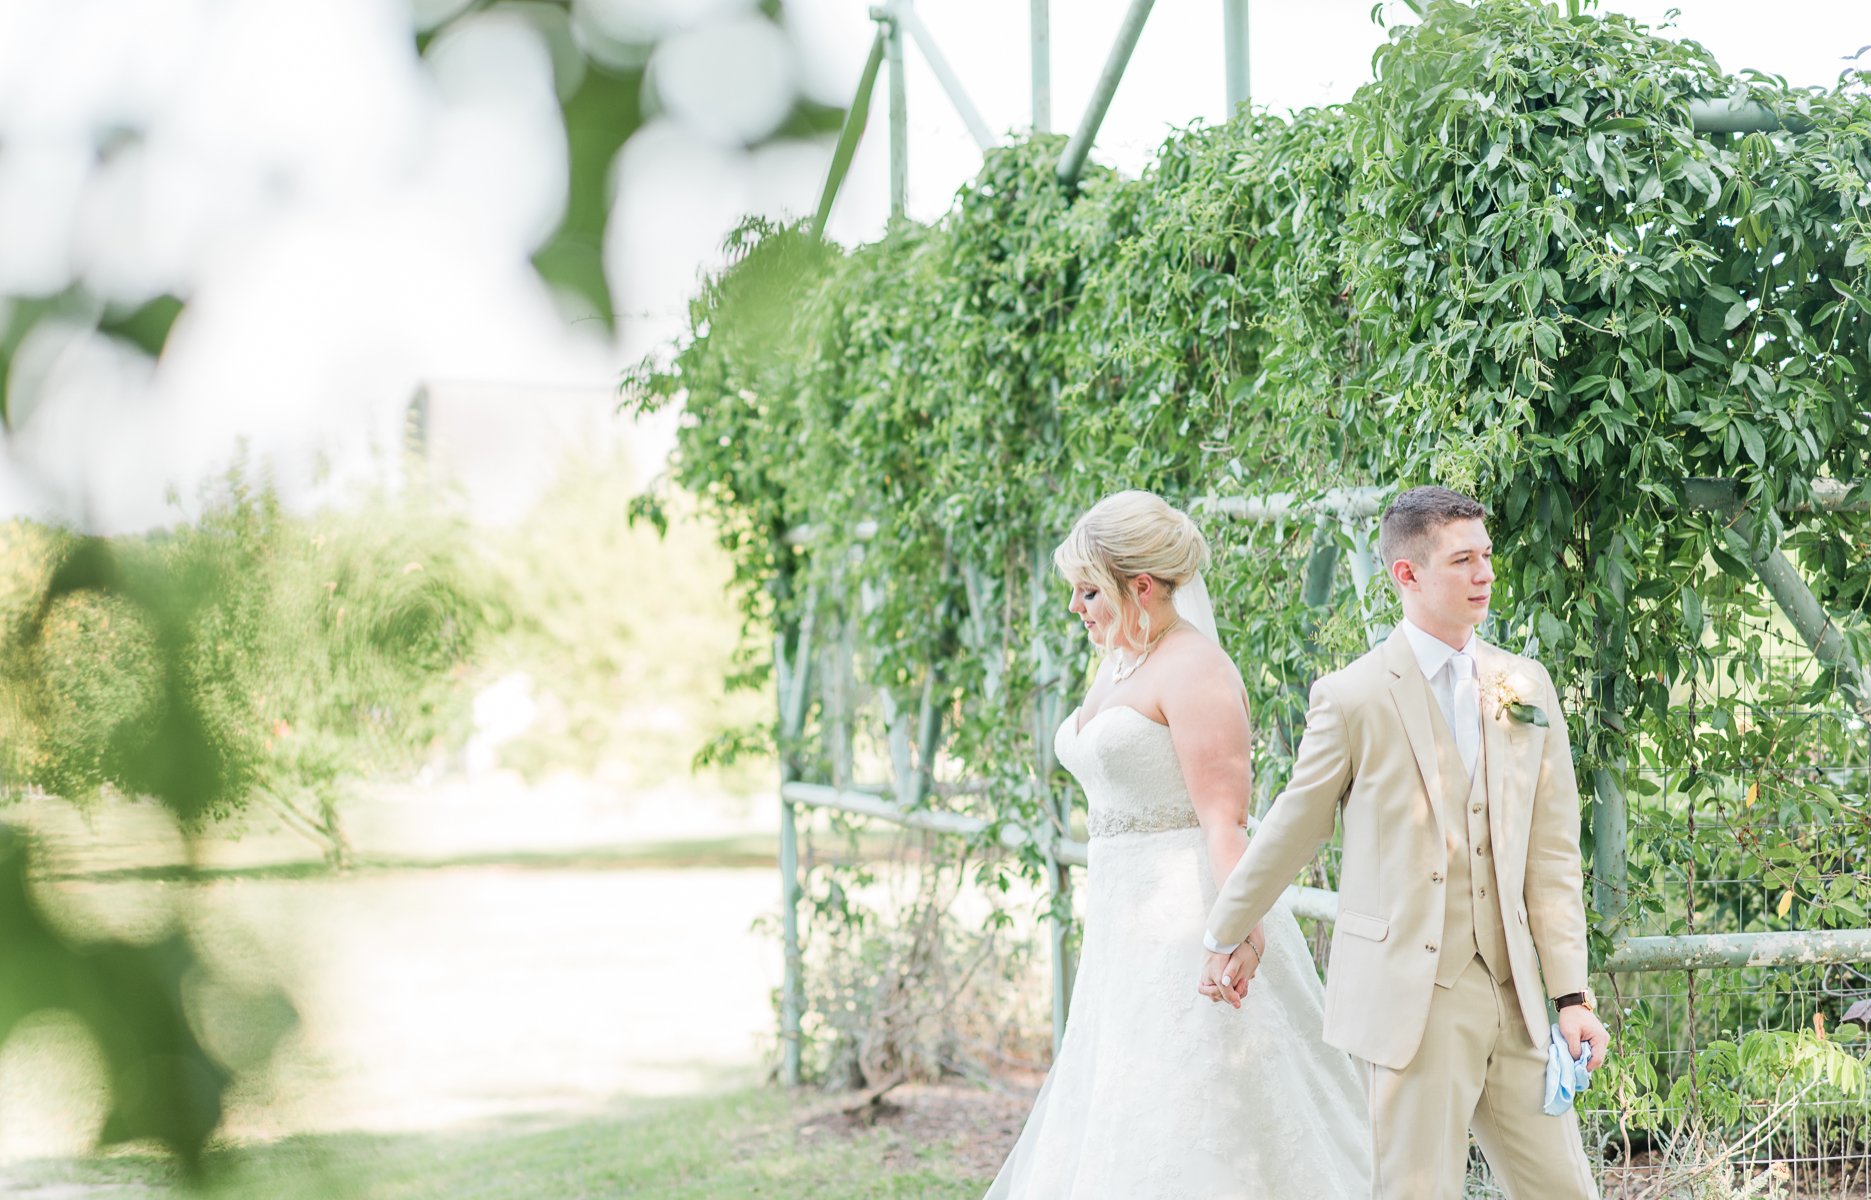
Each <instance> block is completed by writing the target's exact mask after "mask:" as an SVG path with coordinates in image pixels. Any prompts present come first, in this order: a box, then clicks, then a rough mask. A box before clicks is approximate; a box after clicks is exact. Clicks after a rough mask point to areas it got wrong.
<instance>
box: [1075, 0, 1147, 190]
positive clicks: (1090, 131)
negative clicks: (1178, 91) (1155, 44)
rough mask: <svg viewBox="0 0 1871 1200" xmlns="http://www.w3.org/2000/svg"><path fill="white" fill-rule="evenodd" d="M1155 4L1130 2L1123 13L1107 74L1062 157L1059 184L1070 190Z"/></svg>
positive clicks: (1140, 0)
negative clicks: (1151, 7)
mask: <svg viewBox="0 0 1871 1200" xmlns="http://www.w3.org/2000/svg"><path fill="white" fill-rule="evenodd" d="M1155 2H1156V0H1130V7H1129V8H1127V9H1125V10H1124V20H1123V22H1122V23H1120V24H1119V25H1118V27H1117V37H1116V39H1114V40H1113V41H1112V43H1111V53H1110V54H1109V55H1108V56H1107V57H1106V58H1105V60H1104V70H1103V71H1101V72H1099V74H1098V82H1097V83H1096V84H1094V85H1093V86H1092V89H1091V99H1090V100H1088V101H1086V103H1085V115H1084V116H1082V117H1080V118H1079V122H1078V130H1077V131H1076V132H1075V133H1073V134H1072V140H1071V141H1069V142H1067V143H1066V145H1065V153H1063V154H1061V155H1060V156H1059V169H1058V175H1059V182H1060V183H1063V184H1065V185H1066V186H1067V187H1076V186H1077V185H1078V177H1079V173H1080V172H1082V171H1083V170H1084V169H1085V158H1086V156H1087V155H1089V154H1090V153H1091V144H1092V142H1094V141H1096V140H1097V137H1098V127H1099V126H1100V125H1102V124H1104V114H1105V113H1106V112H1107V111H1109V109H1110V107H1111V97H1113V96H1115V95H1117V85H1118V84H1120V83H1122V82H1123V80H1124V68H1125V67H1127V66H1129V65H1130V54H1131V51H1133V50H1135V49H1136V48H1137V39H1138V38H1140V37H1142V36H1143V24H1144V22H1145V21H1146V20H1148V19H1149V17H1150V6H1151V5H1152V4H1154V3H1155Z"/></svg>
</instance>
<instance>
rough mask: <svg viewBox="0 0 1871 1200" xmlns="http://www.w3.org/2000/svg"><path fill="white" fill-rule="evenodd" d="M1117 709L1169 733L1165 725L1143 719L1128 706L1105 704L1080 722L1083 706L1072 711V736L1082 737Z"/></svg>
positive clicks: (1147, 718) (1134, 709) (1136, 710)
mask: <svg viewBox="0 0 1871 1200" xmlns="http://www.w3.org/2000/svg"><path fill="white" fill-rule="evenodd" d="M1119 709H1122V710H1123V711H1125V712H1128V713H1135V714H1136V715H1137V716H1139V717H1143V719H1144V721H1145V722H1146V723H1148V724H1151V725H1154V726H1156V727H1157V728H1158V729H1161V730H1162V731H1163V732H1165V733H1168V732H1169V726H1168V725H1165V724H1164V723H1163V722H1161V721H1152V720H1150V718H1149V717H1144V716H1143V713H1142V712H1140V711H1139V710H1138V709H1136V708H1134V707H1132V706H1131V705H1128V704H1107V705H1105V706H1104V707H1103V708H1101V709H1099V710H1098V711H1097V712H1095V713H1093V714H1091V716H1089V717H1086V718H1085V719H1084V720H1083V721H1080V720H1079V717H1078V714H1080V713H1082V712H1084V711H1085V706H1084V705H1083V704H1081V705H1079V706H1078V707H1077V708H1075V709H1073V710H1072V720H1071V725H1072V736H1073V737H1084V736H1085V731H1086V730H1087V729H1090V728H1091V727H1092V726H1093V725H1096V724H1097V723H1098V720H1099V718H1101V717H1103V716H1105V715H1106V714H1108V713H1114V712H1117V711H1118V710H1119Z"/></svg>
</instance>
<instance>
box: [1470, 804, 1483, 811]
mask: <svg viewBox="0 0 1871 1200" xmlns="http://www.w3.org/2000/svg"><path fill="white" fill-rule="evenodd" d="M1469 811H1470V812H1480V811H1481V806H1480V805H1479V804H1477V805H1475V807H1473V808H1471V809H1469Z"/></svg>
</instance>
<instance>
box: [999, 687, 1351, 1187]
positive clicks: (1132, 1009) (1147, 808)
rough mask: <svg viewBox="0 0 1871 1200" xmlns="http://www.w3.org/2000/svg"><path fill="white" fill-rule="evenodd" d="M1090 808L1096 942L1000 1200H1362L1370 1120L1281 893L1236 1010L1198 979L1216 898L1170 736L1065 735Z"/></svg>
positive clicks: (1092, 724) (1095, 724) (1130, 727)
mask: <svg viewBox="0 0 1871 1200" xmlns="http://www.w3.org/2000/svg"><path fill="white" fill-rule="evenodd" d="M1055 745H1056V747H1057V750H1058V754H1059V761H1060V762H1061V763H1063V764H1065V766H1066V768H1067V769H1068V770H1070V771H1071V772H1072V774H1073V775H1074V776H1076V777H1077V778H1078V781H1079V784H1080V785H1081V786H1082V787H1083V788H1084V790H1085V795H1086V797H1087V798H1088V799H1089V801H1090V817H1089V819H1088V821H1087V825H1088V831H1089V833H1090V835H1091V843H1090V854H1089V859H1090V862H1089V868H1088V875H1089V879H1088V880H1087V891H1086V897H1085V910H1084V912H1085V938H1084V946H1083V949H1082V952H1081V954H1080V958H1079V968H1078V978H1077V982H1076V984H1075V986H1074V988H1073V991H1072V1011H1071V1017H1070V1019H1069V1020H1068V1021H1067V1022H1066V1028H1065V1039H1064V1043H1063V1045H1062V1047H1061V1049H1060V1051H1059V1056H1058V1058H1057V1059H1056V1060H1055V1061H1054V1063H1053V1066H1052V1070H1051V1071H1050V1072H1049V1073H1048V1074H1047V1076H1046V1083H1045V1086H1044V1087H1042V1088H1041V1089H1040V1093H1039V1098H1038V1100H1036V1101H1035V1102H1034V1105H1033V1111H1032V1114H1031V1115H1030V1116H1028V1118H1027V1123H1026V1128H1025V1129H1024V1130H1023V1131H1022V1132H1021V1134H1020V1140H1019V1142H1018V1144H1016V1145H1015V1146H1014V1149H1013V1153H1012V1154H1011V1155H1010V1156H1009V1157H1008V1159H1007V1162H1006V1165H1004V1166H1003V1167H1002V1168H1001V1172H1000V1175H999V1177H998V1178H996V1179H995V1180H994V1186H993V1187H991V1188H989V1189H988V1193H987V1197H988V1200H1052V1198H1055V1197H1056V1198H1059V1200H1066V1198H1068V1197H1069V1198H1070V1200H1094V1198H1096V1200H1155V1198H1158V1197H1162V1198H1165V1200H1167V1198H1170V1197H1177V1198H1180V1197H1188V1198H1189V1200H1234V1198H1241V1200H1247V1198H1262V1197H1265V1198H1268V1200H1340V1198H1343V1200H1353V1198H1356V1200H1364V1198H1365V1197H1368V1196H1369V1195H1370V1194H1371V1175H1370V1171H1371V1167H1370V1163H1371V1146H1370V1121H1369V1117H1368V1114H1367V1108H1366V1104H1365V1097H1364V1089H1363V1085H1362V1084H1361V1083H1360V1082H1359V1080H1358V1077H1357V1074H1356V1073H1355V1071H1354V1069H1353V1067H1352V1064H1351V1060H1350V1058H1349V1057H1348V1056H1347V1055H1345V1053H1344V1052H1342V1051H1339V1050H1334V1049H1332V1048H1331V1047H1330V1046H1327V1045H1326V1044H1325V1043H1324V1042H1323V1041H1321V1040H1320V1029H1321V1022H1322V1020H1323V1005H1324V998H1325V990H1324V988H1323V987H1322V986H1320V983H1319V977H1318V973H1317V971H1316V970H1315V969H1314V967H1313V963H1312V955H1311V954H1310V953H1309V952H1308V951H1307V949H1306V942H1305V939H1304V937H1303V936H1302V935H1301V934H1300V930H1299V924H1298V922H1297V921H1295V920H1294V919H1293V915H1292V913H1291V912H1290V911H1288V909H1287V906H1286V904H1285V903H1284V902H1282V903H1280V904H1277V905H1275V906H1274V909H1273V911H1272V912H1271V913H1269V914H1268V915H1267V919H1266V922H1265V926H1264V928H1265V930H1266V935H1267V951H1266V959H1265V961H1264V962H1263V963H1262V964H1261V966H1260V970H1259V972H1258V973H1257V974H1256V975H1255V977H1254V980H1253V983H1252V985H1251V986H1250V987H1249V989H1248V994H1247V998H1246V1000H1245V1001H1243V1003H1242V1006H1241V1008H1240V1009H1239V1010H1236V1009H1235V1008H1233V1007H1232V1006H1230V1005H1227V1004H1217V1003H1214V1002H1213V1001H1210V1000H1209V999H1208V998H1207V997H1205V996H1202V995H1199V994H1198V993H1197V992H1196V990H1195V983H1196V973H1197V971H1198V969H1199V968H1200V966H1201V961H1202V931H1203V926H1204V923H1205V922H1206V920H1207V917H1208V910H1209V906H1210V904H1212V903H1213V902H1214V899H1215V891H1216V887H1215V880H1214V874H1213V871H1212V870H1211V868H1210V866H1209V859H1208V847H1207V844H1206V842H1205V841H1204V840H1203V837H1202V831H1201V830H1200V829H1199V828H1198V827H1197V825H1196V817H1195V809H1194V807H1193V806H1192V805H1191V804H1190V802H1189V792H1188V789H1187V788H1186V787H1185V786H1184V785H1183V777H1182V767H1181V764H1180V763H1179V762H1178V760H1177V758H1176V750H1175V747H1174V745H1173V744H1172V743H1171V741H1170V736H1169V728H1168V727H1167V726H1165V725H1160V724H1158V723H1156V722H1155V721H1152V720H1150V719H1149V718H1147V717H1145V716H1144V715H1143V714H1142V713H1139V712H1138V711H1137V710H1136V709H1133V708H1125V707H1122V706H1118V707H1112V708H1108V709H1106V710H1104V711H1102V712H1100V713H1099V714H1098V715H1097V716H1095V717H1093V718H1092V719H1091V720H1090V721H1088V722H1087V723H1086V725H1085V728H1084V730H1083V731H1080V730H1079V729H1078V714H1077V713H1076V712H1075V713H1073V714H1072V716H1070V717H1068V718H1067V719H1066V721H1065V723H1064V724H1063V725H1061V726H1060V728H1059V733H1058V736H1057V738H1056V740H1055Z"/></svg>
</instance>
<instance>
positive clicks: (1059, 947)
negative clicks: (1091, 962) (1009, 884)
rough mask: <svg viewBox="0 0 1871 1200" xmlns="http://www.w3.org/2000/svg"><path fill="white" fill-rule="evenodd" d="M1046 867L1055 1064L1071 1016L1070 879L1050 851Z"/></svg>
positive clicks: (1069, 875) (1066, 871) (1047, 855)
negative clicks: (1049, 894)
mask: <svg viewBox="0 0 1871 1200" xmlns="http://www.w3.org/2000/svg"><path fill="white" fill-rule="evenodd" d="M1054 840H1055V841H1056V840H1057V839H1056V838H1055V839H1054ZM1046 863H1047V866H1048V867H1049V868H1050V875H1051V878H1050V879H1049V881H1048V882H1050V883H1051V885H1052V906H1053V907H1052V1057H1053V1061H1055V1062H1057V1061H1058V1058H1059V1050H1060V1048H1061V1047H1062V1046H1064V1045H1065V1023H1066V1019H1067V1018H1068V1017H1070V1016H1071V1015H1072V978H1073V976H1074V975H1075V974H1076V972H1075V971H1073V969H1072V963H1071V961H1070V956H1071V948H1070V946H1069V945H1068V940H1069V939H1068V934H1069V933H1070V932H1071V911H1072V875H1071V869H1070V868H1069V867H1067V866H1066V865H1065V864H1064V863H1062V862H1060V861H1059V860H1058V859H1057V858H1055V857H1053V854H1052V851H1051V850H1048V851H1047V852H1046ZM1062 907H1063V908H1064V909H1065V911H1066V916H1065V917H1061V916H1060V915H1059V910H1060V909H1061V908H1062Z"/></svg>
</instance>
